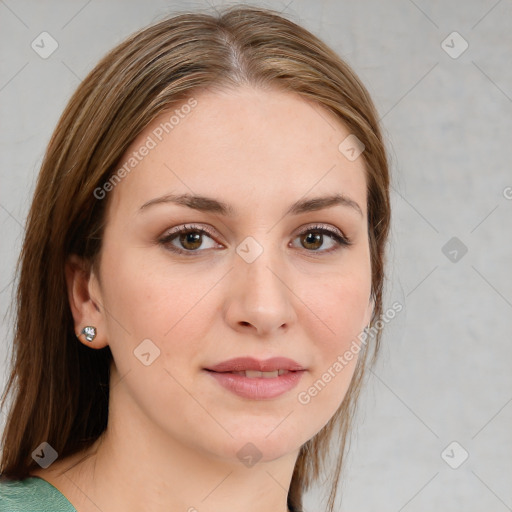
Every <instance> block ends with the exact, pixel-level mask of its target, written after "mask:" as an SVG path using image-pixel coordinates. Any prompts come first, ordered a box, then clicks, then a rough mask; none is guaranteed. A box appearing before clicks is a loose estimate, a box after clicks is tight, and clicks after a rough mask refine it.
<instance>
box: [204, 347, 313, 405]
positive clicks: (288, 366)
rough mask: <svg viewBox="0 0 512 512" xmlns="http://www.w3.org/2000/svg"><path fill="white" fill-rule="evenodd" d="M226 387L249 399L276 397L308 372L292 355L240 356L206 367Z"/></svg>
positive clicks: (293, 385)
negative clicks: (290, 356)
mask: <svg viewBox="0 0 512 512" xmlns="http://www.w3.org/2000/svg"><path fill="white" fill-rule="evenodd" d="M204 370H205V371H206V372H207V373H208V374H210V375H211V376H212V377H213V378H214V379H215V380H216V381H217V382H218V383H219V384H220V385H221V386H222V387H224V388H225V389H227V390H229V391H231V392H232V393H234V394H236V395H238V396H240V397H242V398H247V399H252V400H264V399H270V398H276V397H278V396H280V395H283V394H285V393H287V392H288V391H290V390H291V389H293V388H294V387H295V386H297V384H298V383H299V381H300V379H301V378H302V375H303V374H304V373H305V372H306V369H305V368H303V367H302V366H301V365H300V364H298V363H297V362H296V361H293V360H291V359H288V358H282V357H281V358H277V357H276V358H272V359H267V360H258V359H254V358H236V359H231V360H229V361H224V362H222V363H219V364H217V365H214V366H212V367H210V368H204Z"/></svg>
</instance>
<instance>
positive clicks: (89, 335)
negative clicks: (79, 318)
mask: <svg viewBox="0 0 512 512" xmlns="http://www.w3.org/2000/svg"><path fill="white" fill-rule="evenodd" d="M80 334H83V335H84V336H85V339H86V340H87V341H89V342H90V341H92V340H94V338H96V327H93V326H92V325H88V326H87V327H84V328H83V329H82V332H81V333H80ZM80 334H77V335H76V336H77V338H79V337H80Z"/></svg>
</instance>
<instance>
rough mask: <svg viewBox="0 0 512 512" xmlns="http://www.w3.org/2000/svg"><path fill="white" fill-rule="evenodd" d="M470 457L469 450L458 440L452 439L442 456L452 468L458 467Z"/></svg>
mask: <svg viewBox="0 0 512 512" xmlns="http://www.w3.org/2000/svg"><path fill="white" fill-rule="evenodd" d="M468 457H469V453H468V452H467V450H466V449H465V448H464V446H462V445H461V444H460V443H458V442H457V441H452V442H451V443H450V444H449V445H448V446H447V447H446V448H445V449H444V450H443V451H442V452H441V458H442V459H443V460H444V461H445V462H446V464H448V466H450V467H451V468H452V469H458V468H460V467H461V466H462V464H464V462H466V460H467V459H468Z"/></svg>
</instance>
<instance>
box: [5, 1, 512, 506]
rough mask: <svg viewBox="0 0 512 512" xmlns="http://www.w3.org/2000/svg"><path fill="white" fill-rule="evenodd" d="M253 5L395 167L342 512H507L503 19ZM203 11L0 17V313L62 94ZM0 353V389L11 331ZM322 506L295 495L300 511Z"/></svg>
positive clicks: (509, 412) (511, 36)
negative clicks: (382, 312) (340, 76)
mask: <svg viewBox="0 0 512 512" xmlns="http://www.w3.org/2000/svg"><path fill="white" fill-rule="evenodd" d="M253 4H254V5H261V6H264V7H270V8H274V9H277V10H280V11H283V12H284V14H285V15H287V16H289V17H290V18H291V19H292V20H294V21H296V22H299V23H300V24H302V25H304V26H305V27H306V28H308V29H310V30H311V31H313V32H314V33H315V34H317V35H319V36H320V37H321V38H322V39H324V40H325V41H326V42H327V43H328V44H330V45H331V46H332V47H333V48H334V49H335V50H336V51H337V52H338V53H339V54H340V55H341V56H342V57H343V58H345V59H346V60H347V61H348V62H349V64H351V65H352V66H353V67H354V69H355V70H356V72H357V73H358V74H359V76H360V77H361V78H362V80H363V81H364V82H365V84H366V85H367V87H368V89H369V91H370V93H371V94H372V96H373V98H374V100H375V102H376V104H377V107H378V110H379V113H380V115H381V117H382V122H383V126H384V130H385V134H386V140H387V144H388V147H389V150H390V156H391V160H392V171H393V190H392V197H393V216H394V218H393V229H392V235H391V243H390V264H389V286H388V292H387V305H388V306H389V305H390V304H391V303H392V302H393V301H395V300H398V301H400V302H401V303H403V304H404V306H405V307H404V310H403V311H402V312H401V313H400V314H399V315H397V317H396V318H395V319H394V320H393V321H392V322H391V323H390V324H389V326H388V327H389V328H388V330H387V333H386V335H385V336H384V349H383V351H382V355H381V359H380V361H379V363H378V365H377V366H376V368H375V369H374V372H373V373H372V374H371V375H370V378H369V381H368V384H367V387H366V388H365V392H364V394H363V397H362V402H361V410H360V415H359V416H358V423H357V432H356V434H355V435H354V442H353V445H352V450H351V452H350V459H349V464H348V466H347V469H346V473H345V477H344V479H343V485H342V488H343V491H344V499H343V503H342V509H343V510H347V511H356V510H357V511H377V510H378V511H379V512H387V511H390V512H391V511H392V512H399V511H402V510H404V511H430V510H440V511H455V510H464V511H467V512H469V511H481V510H486V511H497V512H500V511H506V510H512V508H511V507H512V486H511V485H510V482H511V478H512V457H511V455H512V435H511V432H512V429H511V428H510V424H511V419H512V404H511V403H510V402H511V401H512V385H511V382H512V375H511V371H510V364H511V362H512V357H511V356H512V344H511V339H512V337H511V333H512V325H511V324H512V322H511V318H512V315H511V313H512V270H511V265H510V263H511V255H512V236H510V231H511V230H510V225H511V220H512V200H511V199H510V198H511V197H512V188H507V187H512V172H511V168H510V166H511V161H512V150H511V142H512V138H511V135H512V115H511V114H512V62H511V55H512V31H511V30H510V27H511V20H512V2H511V1H510V0H501V1H496V0H489V1H487V0H485V1H470V2H468V1H456V2H441V1H434V2H427V1H426V0H416V1H415V2H413V1H411V0H400V1H399V0H394V1H388V2H385V3H384V2H379V1H378V0H365V1H360V2H353V1H348V0H343V1H340V2H334V1H332V2H329V1H323V2H321V1H311V0H310V1H305V0H292V1H291V2H289V0H286V3H284V2H280V1H275V2H266V3H257V2H253ZM215 5H223V3H222V2H216V3H215ZM207 6H208V4H207V3H205V2H164V1H153V2H148V1H141V0H137V1H135V0H132V1H122V2H121V1H113V0H109V1H103V2H99V1H98V0H93V1H89V2H87V1H66V2H64V1H59V2H55V1H54V2H49V1H47V2H36V1H32V2H29V1H17V2H14V0H5V1H1V0H0V34H1V35H0V38H1V49H0V55H1V61H0V65H1V78H0V108H1V114H0V118H1V120H2V123H1V132H0V144H1V152H0V155H1V165H0V176H1V189H0V226H1V239H2V244H1V249H0V251H1V254H0V257H1V261H2V267H1V272H0V305H1V313H2V314H4V313H5V312H6V311H7V310H8V307H9V303H10V300H11V296H12V292H13V287H12V276H13V271H14V265H15V262H16V258H17V255H18V251H19V249H20V244H21V239H22V229H23V228H22V226H23V224H24V222H25V218H26V214H27V211H28V208H29V205H30V199H31V194H32V192H33V187H34V183H35V178H36V176H37V173H38V170H39V166H40V164H41V160H42V156H43V153H44V150H45V147H46V145H47V143H48V141H49V138H50V135H51V133H52V131H53V129H54V127H55V124H56V122H57V120H58V117H59V116H60V114H61V112H62V110H63V108H64V106H65V104H66V103H67V101H68V99H69V97H70V95H71V94H72V92H73V91H74V90H75V88H76V87H77V86H78V84H79V82H80V80H81V79H83V78H84V77H85V75H86V73H87V72H88V71H89V70H90V69H92V67H93V66H94V65H95V64H96V63H97V61H98V60H99V58H100V57H102V56H103V55H104V54H105V53H106V52H107V51H108V50H110V49H111V48H112V47H113V46H115V45H116V44H117V43H119V42H120V41H121V40H123V39H124V38H125V37H126V36H128V35H129V34H130V33H132V32H133V31H135V30H138V29H139V28H141V27H143V26H145V25H147V24H149V23H151V22H153V21H156V20H157V19H160V18H161V17H163V16H165V15H166V14H168V13H169V11H170V10H177V9H182V8H190V7H192V8H205V7H207ZM43 31H47V32H49V33H50V34H51V35H52V37H53V38H55V40H56V41H57V42H58V45H59V46H58V49H57V50H56V51H55V52H54V53H53V54H52V55H51V56H50V57H49V58H47V59H42V58H41V57H40V56H39V55H38V54H37V53H36V52H35V51H34V50H33V49H32V48H31V42H32V41H33V40H34V39H36V37H37V36H38V35H39V34H40V33H41V32H43ZM453 31H457V32H458V33H459V34H460V36H461V37H462V38H463V39H464V40H465V41H467V43H468V45H469V47H468V48H467V49H466V51H464V52H463V53H462V54H461V55H460V56H457V58H454V56H456V55H457V54H458V53H460V51H461V50H462V49H463V48H464V40H462V39H460V38H459V36H457V35H455V36H450V37H449V38H448V39H446V38H447V36H448V35H449V34H451V33H452V32H453ZM445 39H446V42H445V43H442V42H443V41H444V40H445ZM450 52H451V54H452V55H449V53H450ZM506 226H508V228H507V227H506ZM507 233H508V235H507ZM452 237H457V240H456V241H455V242H452V243H455V245H454V246H451V245H449V246H448V247H447V248H445V249H444V252H443V247H444V246H445V244H446V243H447V242H448V241H449V240H450V239H452ZM462 244H463V245H462ZM464 247H466V248H467V253H466V254H464V255H462V253H463V251H462V250H461V249H463V248H464ZM453 250H455V251H456V253H454V252H451V254H450V252H449V251H453ZM450 258H451V259H452V260H453V259H454V258H455V261H451V259H450ZM1 340H2V343H1V344H0V365H1V366H0V374H1V377H2V378H3V382H5V379H6V368H7V361H6V358H7V357H8V353H9V349H10V346H11V340H12V332H11V327H10V323H9V319H8V318H7V319H6V320H5V321H4V323H3V325H2V331H1ZM0 383H1V382H0ZM0 416H1V418H0V420H1V421H2V424H3V423H4V421H5V414H3V415H0ZM453 441H456V442H457V443H458V444H457V445H455V447H453V445H452V447H451V448H449V449H448V450H446V451H444V450H445V448H446V447H447V446H448V445H449V444H450V443H452V442H453ZM452 448H453V451H452ZM463 450H465V451H467V452H468V454H469V458H468V459H467V460H466V461H465V462H464V463H463V464H462V465H460V466H459V467H458V468H457V469H454V468H452V467H450V466H449V465H448V464H447V462H445V460H446V461H448V462H450V464H452V465H453V466H456V465H457V464H458V463H460V461H461V460H462V455H463V454H464V451H463ZM443 451H444V454H445V455H444V459H443V457H442V456H441V454H442V452H443ZM320 496H321V489H314V490H313V491H312V492H310V493H309V494H308V496H307V500H306V509H307V511H308V512H316V511H318V510H319V509H320V507H319V503H320Z"/></svg>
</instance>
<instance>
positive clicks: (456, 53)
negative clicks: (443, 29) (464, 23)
mask: <svg viewBox="0 0 512 512" xmlns="http://www.w3.org/2000/svg"><path fill="white" fill-rule="evenodd" d="M468 47H469V44H468V42H467V41H466V40H465V39H464V38H463V37H462V36H461V35H460V34H459V33H458V32H455V31H454V32H452V33H451V34H448V36H446V38H445V39H443V41H442V42H441V48H442V49H443V50H444V51H445V52H446V53H447V54H448V55H449V56H450V57H451V58H452V59H458V58H459V57H460V56H461V55H462V54H463V53H464V52H465V51H466V50H467V49H468Z"/></svg>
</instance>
